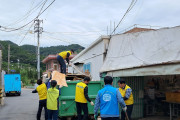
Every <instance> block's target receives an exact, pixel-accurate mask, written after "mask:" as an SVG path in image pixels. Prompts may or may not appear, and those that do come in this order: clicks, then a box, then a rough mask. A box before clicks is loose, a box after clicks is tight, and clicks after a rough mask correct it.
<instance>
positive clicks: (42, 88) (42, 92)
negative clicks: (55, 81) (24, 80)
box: [32, 79, 48, 120]
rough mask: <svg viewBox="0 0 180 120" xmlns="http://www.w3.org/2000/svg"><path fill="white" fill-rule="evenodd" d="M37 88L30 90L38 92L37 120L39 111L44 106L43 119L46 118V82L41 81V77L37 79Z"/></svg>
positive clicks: (39, 115)
mask: <svg viewBox="0 0 180 120" xmlns="http://www.w3.org/2000/svg"><path fill="white" fill-rule="evenodd" d="M37 84H38V85H39V86H37V88H36V89H35V90H33V91H32V93H38V94H39V108H38V112H37V120H40V119H41V112H42V109H43V108H44V110H45V120H47V119H48V118H47V116H48V115H47V108H46V99H47V87H46V84H45V83H43V81H42V79H39V80H37Z"/></svg>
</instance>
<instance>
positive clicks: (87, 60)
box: [71, 36, 110, 80]
mask: <svg viewBox="0 0 180 120" xmlns="http://www.w3.org/2000/svg"><path fill="white" fill-rule="evenodd" d="M109 38H110V37H109V36H101V37H99V38H98V39H97V40H96V41H95V42H93V43H92V44H91V45H90V46H89V47H87V48H86V49H84V50H83V51H81V52H80V53H79V54H78V55H77V56H75V57H74V58H73V59H72V60H71V62H72V64H73V66H74V67H73V69H74V68H76V69H74V70H73V71H74V72H75V73H86V72H88V73H89V74H90V76H91V77H92V80H100V75H99V71H100V68H101V67H102V65H103V62H104V59H105V57H106V53H107V48H108V44H109Z"/></svg>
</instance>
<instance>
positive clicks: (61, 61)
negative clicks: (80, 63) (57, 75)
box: [57, 50, 74, 74]
mask: <svg viewBox="0 0 180 120" xmlns="http://www.w3.org/2000/svg"><path fill="white" fill-rule="evenodd" d="M73 53H74V50H70V51H63V52H60V53H59V54H58V56H57V61H58V62H59V64H60V68H61V73H64V74H66V64H65V62H64V60H65V59H66V61H67V63H68V64H69V56H71V55H72V54H73Z"/></svg>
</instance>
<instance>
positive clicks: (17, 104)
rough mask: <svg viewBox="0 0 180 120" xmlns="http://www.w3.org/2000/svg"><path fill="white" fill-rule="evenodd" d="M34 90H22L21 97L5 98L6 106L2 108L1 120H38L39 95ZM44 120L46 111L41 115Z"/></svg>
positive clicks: (0, 109) (0, 112) (0, 111)
mask: <svg viewBox="0 0 180 120" xmlns="http://www.w3.org/2000/svg"><path fill="white" fill-rule="evenodd" d="M31 91H32V89H22V94H21V96H10V97H5V105H4V106H2V107H0V120H36V113H37V110H38V104H39V103H38V102H39V100H38V94H37V93H31ZM41 118H42V120H44V110H43V114H42V115H41Z"/></svg>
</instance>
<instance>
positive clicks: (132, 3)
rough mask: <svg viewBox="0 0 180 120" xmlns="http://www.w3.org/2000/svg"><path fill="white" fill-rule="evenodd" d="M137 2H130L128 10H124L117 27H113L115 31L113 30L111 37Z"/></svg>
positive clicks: (134, 0)
mask: <svg viewBox="0 0 180 120" xmlns="http://www.w3.org/2000/svg"><path fill="white" fill-rule="evenodd" d="M136 2H137V0H132V1H131V4H130V5H129V7H128V9H127V10H126V12H125V14H124V15H123V17H122V18H121V20H120V21H119V23H118V24H117V26H116V27H115V29H114V30H113V32H112V33H111V35H112V34H113V33H114V32H115V31H116V29H117V28H118V27H119V25H120V24H121V22H122V21H123V19H124V18H125V16H126V15H127V14H128V12H129V11H131V9H132V8H133V7H134V5H135V4H136Z"/></svg>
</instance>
